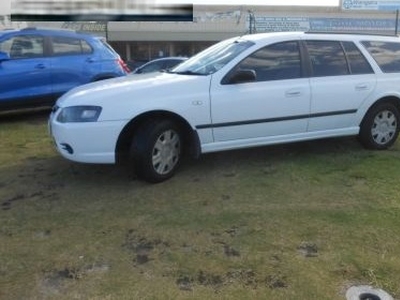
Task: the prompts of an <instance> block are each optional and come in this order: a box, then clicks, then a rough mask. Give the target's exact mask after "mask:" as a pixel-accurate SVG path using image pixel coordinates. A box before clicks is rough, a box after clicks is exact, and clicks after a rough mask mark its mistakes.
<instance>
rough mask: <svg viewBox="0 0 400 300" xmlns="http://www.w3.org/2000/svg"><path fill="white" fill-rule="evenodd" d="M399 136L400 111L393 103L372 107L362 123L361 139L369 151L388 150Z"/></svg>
mask: <svg viewBox="0 0 400 300" xmlns="http://www.w3.org/2000/svg"><path fill="white" fill-rule="evenodd" d="M398 135H399V111H398V109H397V108H396V106H394V105H393V104H391V103H381V104H377V105H376V106H374V107H372V108H371V109H370V110H369V111H368V112H367V114H366V116H365V117H364V120H363V121H362V123H361V128H360V134H359V138H360V141H361V143H362V144H363V145H364V146H365V147H366V148H369V149H377V150H382V149H387V148H388V147H390V146H391V145H393V143H394V142H395V141H396V139H397V136H398Z"/></svg>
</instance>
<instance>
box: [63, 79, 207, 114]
mask: <svg viewBox="0 0 400 300" xmlns="http://www.w3.org/2000/svg"><path fill="white" fill-rule="evenodd" d="M206 77H207V76H194V75H179V74H173V73H163V72H157V73H147V74H138V75H128V76H124V77H118V78H113V79H107V80H101V81H97V82H93V83H89V84H85V85H82V86H79V87H76V88H74V89H72V90H70V91H69V92H67V93H66V94H64V95H63V96H61V98H59V99H58V101H57V105H58V106H60V107H64V106H74V105H103V104H105V103H106V102H109V101H112V102H114V103H115V102H116V101H124V100H128V99H129V100H130V101H132V100H133V99H137V96H140V98H141V99H142V100H145V99H144V98H150V97H157V96H161V95H162V96H165V95H166V94H165V93H166V92H168V93H174V92H175V91H176V92H179V93H181V92H182V87H185V86H186V87H188V86H191V85H192V84H191V83H194V82H198V81H206V82H209V79H206ZM205 79H206V80H205ZM197 84H198V83H197Z"/></svg>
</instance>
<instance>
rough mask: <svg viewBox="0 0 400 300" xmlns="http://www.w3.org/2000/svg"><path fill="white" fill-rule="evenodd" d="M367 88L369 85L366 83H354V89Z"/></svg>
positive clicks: (361, 89) (362, 89) (364, 89)
mask: <svg viewBox="0 0 400 300" xmlns="http://www.w3.org/2000/svg"><path fill="white" fill-rule="evenodd" d="M366 90H369V85H368V84H367V83H360V84H357V85H356V91H366Z"/></svg>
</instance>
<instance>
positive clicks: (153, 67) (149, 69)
mask: <svg viewBox="0 0 400 300" xmlns="http://www.w3.org/2000/svg"><path fill="white" fill-rule="evenodd" d="M162 66H163V62H162V61H157V62H152V63H150V64H148V65H146V66H144V67H143V68H141V69H140V71H141V72H140V73H150V72H154V71H158V70H160V69H162Z"/></svg>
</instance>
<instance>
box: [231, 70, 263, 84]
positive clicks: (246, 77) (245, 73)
mask: <svg viewBox="0 0 400 300" xmlns="http://www.w3.org/2000/svg"><path fill="white" fill-rule="evenodd" d="M254 81H256V71H254V70H250V69H244V70H237V71H236V72H234V73H233V74H232V75H231V76H230V77H229V79H228V80H227V82H226V83H227V84H237V83H245V82H254Z"/></svg>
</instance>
